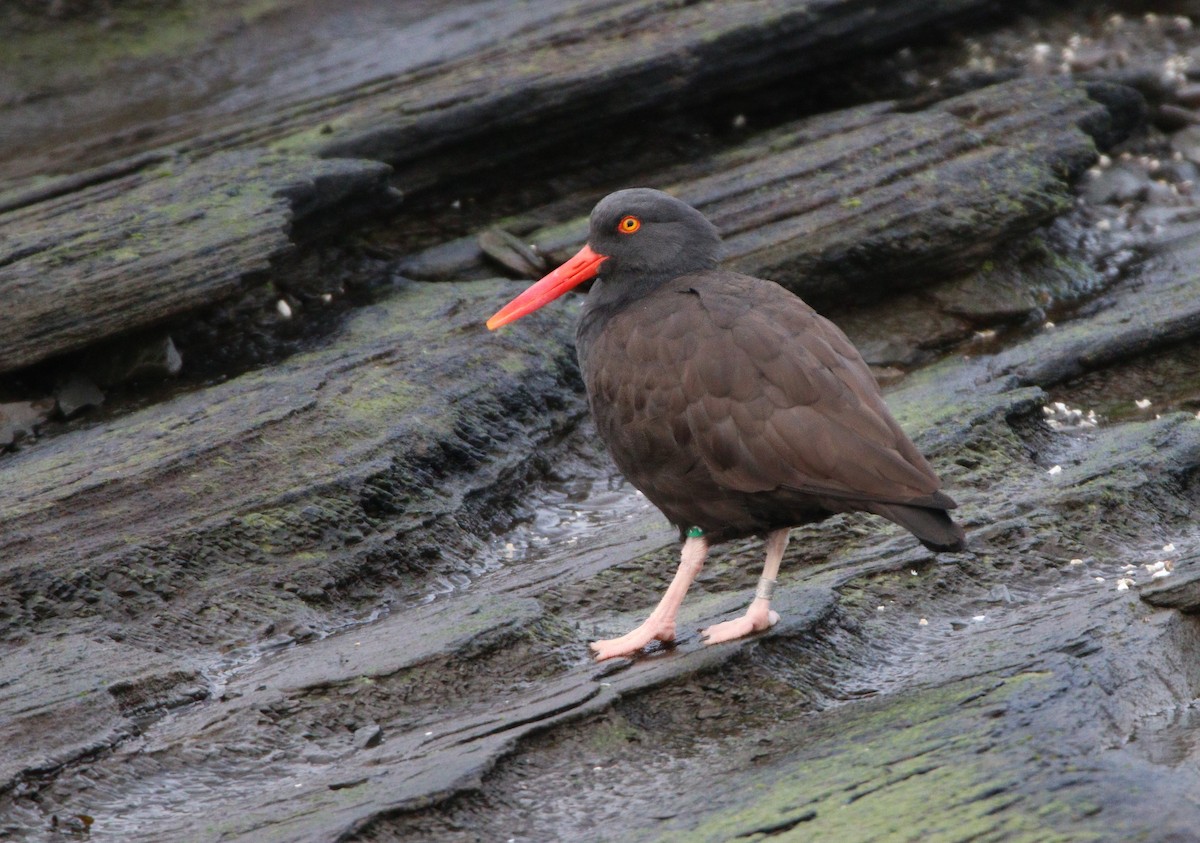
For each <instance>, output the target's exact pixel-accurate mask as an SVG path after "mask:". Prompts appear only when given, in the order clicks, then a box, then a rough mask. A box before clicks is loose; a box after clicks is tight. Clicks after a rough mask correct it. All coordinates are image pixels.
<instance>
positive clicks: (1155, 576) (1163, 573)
mask: <svg viewBox="0 0 1200 843" xmlns="http://www.w3.org/2000/svg"><path fill="white" fill-rule="evenodd" d="M1169 576H1171V572H1170V571H1155V572H1154V573H1153V574H1151V575H1150V579H1152V580H1161V579H1162V578H1163V577H1169Z"/></svg>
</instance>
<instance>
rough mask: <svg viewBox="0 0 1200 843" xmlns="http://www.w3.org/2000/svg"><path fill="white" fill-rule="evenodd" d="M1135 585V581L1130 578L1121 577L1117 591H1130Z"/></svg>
mask: <svg viewBox="0 0 1200 843" xmlns="http://www.w3.org/2000/svg"><path fill="white" fill-rule="evenodd" d="M1131 585H1133V580H1131V579H1129V577H1121V579H1119V580H1117V591H1129V586H1131Z"/></svg>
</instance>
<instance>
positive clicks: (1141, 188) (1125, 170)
mask: <svg viewBox="0 0 1200 843" xmlns="http://www.w3.org/2000/svg"><path fill="white" fill-rule="evenodd" d="M1149 187H1150V179H1149V178H1148V177H1147V175H1146V173H1145V171H1143V170H1139V169H1136V168H1134V167H1130V166H1125V165H1120V164H1118V165H1116V166H1114V167H1110V168H1109V169H1107V170H1103V171H1101V172H1100V173H1098V174H1097V175H1095V176H1094V177H1093V178H1091V179H1089V180H1088V183H1087V188H1086V194H1085V195H1086V196H1087V199H1088V201H1089V202H1091V203H1092V204H1094V205H1125V204H1127V203H1129V202H1135V201H1137V200H1138V199H1142V198H1144V197H1145V195H1146V192H1147V190H1149Z"/></svg>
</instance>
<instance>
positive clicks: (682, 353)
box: [487, 188, 965, 659]
mask: <svg viewBox="0 0 1200 843" xmlns="http://www.w3.org/2000/svg"><path fill="white" fill-rule="evenodd" d="M720 246H721V240H720V236H719V235H718V234H717V231H716V228H714V227H713V225H712V223H710V222H709V221H708V220H707V219H705V218H704V217H703V216H702V215H701V214H700V212H699V211H697V210H696V209H694V208H692V207H691V206H690V205H687V204H686V203H684V202H681V201H680V200H678V199H675V198H674V197H672V196H669V195H667V194H666V193H662V192H661V191H657V190H650V189H646V188H636V189H632V190H621V191H618V192H616V193H613V194H611V195H609V196H607V197H605V198H604V199H603V200H602V201H601V202H600V204H598V205H597V206H596V208H595V210H593V211H592V217H591V230H590V233H589V235H588V242H587V245H585V246H584V247H583V248H582V249H580V250H579V253H578V254H577V255H575V257H573V258H571V259H570V260H569V261H567V262H566V263H565V264H563V265H562V266H560V267H559V268H558V269H556V270H554V271H553V272H551V273H550V274H549V275H547V276H546V277H545V278H543V279H542V280H541V281H539V282H537V283H536V284H534V285H533V286H532V287H530V288H529V289H528V290H526V291H525V292H524V293H522V294H521V295H519V296H517V298H515V299H513V301H512V302H510V303H509V304H508V305H507V306H505V307H504V308H503V309H502V310H500V312H498V313H497V314H496V315H495V316H493V317H492V318H491V319H489V320H488V323H487V324H488V327H489V328H492V329H495V328H498V327H500V326H501V325H505V324H508V323H509V322H512V321H513V320H515V319H519V318H520V317H522V316H524V315H525V314H527V313H530V312H531V311H533V310H536V309H537V308H539V307H541V306H542V305H544V304H546V303H547V302H549V301H551V300H552V299H555V298H557V297H558V296H561V295H562V294H563V293H565V292H566V291H567V290H570V289H571V288H572V287H574V286H576V285H577V284H580V283H581V282H583V281H586V280H588V279H589V278H593V277H595V276H596V275H599V279H598V280H597V281H596V283H595V285H594V286H593V287H592V290H591V292H590V293H589V294H588V297H587V301H586V303H585V305H584V309H583V314H582V316H581V318H580V320H579V328H578V331H577V333H576V345H577V351H578V354H579V365H580V367H581V368H582V370H583V379H584V383H585V384H586V385H587V393H588V401H589V402H590V404H591V410H592V416H593V417H594V418H595V420H596V428H597V430H598V431H599V432H600V436H601V437H602V438H603V439H604V442H605V444H607V445H608V450H609V452H610V453H611V454H612V458H613V460H614V462H616V464H617V467H618V468H620V470H621V472H622V473H623V474H624V475H625V476H626V477H627V478H629V481H630V482H631V483H632V484H633V485H634V486H636V487H637V488H638V489H640V490H641V491H642V493H643V494H645V495H646V497H647V498H648V499H649V500H650V501H651V502H652V503H653V504H654V505H655V506H657V507H658V508H659V509H661V510H662V511H663V514H664V515H666V516H667V518H668V519H670V521H671V522H672V523H673V524H675V525H676V526H677V527H678V528H679V531H680V538H681V539H682V540H683V551H682V559H681V562H680V565H679V570H678V572H677V573H676V574H675V579H674V580H673V581H672V582H671V585H670V587H669V588H668V589H667V592H666V594H665V595H664V596H663V598H662V601H661V602H660V603H659V604H658V607H657V608H656V609H655V610H654V611H653V613H652V614H651V615H650V617H649V618H648V619H647V620H646V622H645V623H643V624H642V625H641V626H639V627H638V628H637V629H635V630H633V631H632V632H630V633H629V634H627V635H624V636H622V637H620V638H615V639H611V640H607V641H596V642H594V643H593V644H592V645H591V646H592V650H593V651H594V652H595V655H596V658H597V659H607V658H612V657H614V656H626V655H631V654H633V653H636V652H637V651H639V650H641V649H642V648H643V647H644V646H646V645H647V644H649V643H650V642H651V641H654V640H659V641H671V640H673V639H674V637H675V616H676V613H677V612H678V609H679V606H680V604H681V603H682V602H683V598H684V595H685V594H686V593H687V590H688V587H689V586H690V585H691V583H692V580H693V579H695V577H696V575H697V574H698V573H699V572H700V567H701V566H702V565H703V564H704V559H705V556H706V555H707V553H708V548H709V547H710V546H711V545H713V544H716V543H717V542H722V541H726V540H729V539H735V538H741V537H745V536H751V535H764V536H766V564H765V565H764V566H763V574H762V578H761V579H760V580H759V584H758V588H757V590H756V591H755V595H754V600H753V602H752V603H751V604H750V608H749V610H748V611H747V612H746V614H745V616H744V617H741V618H738V619H736V620H731V621H726V622H724V623H719V624H716V625H715V626H711V627H709V628H708V629H706V630H704V631H703V633H702V635H703V637H704V639H705V641H706V642H707V643H710V644H712V643H716V642H719V641H729V640H732V639H735V638H740V637H742V636H744V635H749V634H751V633H754V632H759V631H762V630H764V629H767V628H768V627H770V626H772V625H774V624H775V623H776V622H778V620H779V616H778V614H776V613H775V612H773V611H771V608H770V599H771V594H772V592H773V591H774V588H775V577H776V574H777V573H778V571H779V563H780V561H781V559H782V558H783V551H784V548H785V547H786V546H787V540H788V528H789V527H793V526H796V525H799V524H807V523H811V522H814V521H820V520H822V519H824V518H826V517H828V516H829V515H831V514H833V513H835V512H848V511H855V510H861V511H866V512H873V513H875V514H876V515H882V516H883V517H884V518H887V519H889V520H891V521H894V522H896V523H897V524H899V525H901V526H902V527H905V528H906V529H908V530H909V531H911V532H912V533H913V534H914V535H915V536H916V537H917V539H918V540H919V541H920V542H921V543H922V544H924V545H925V546H926V547H928V548H930V549H932V550H935V551H953V550H961V549H962V548H963V547H964V546H965V538H964V536H963V531H962V528H961V527H959V526H958V525H957V524H955V523H954V522H953V521H952V520H951V519H950V516H949V515H947V514H946V510H948V509H952V508H953V507H954V506H955V503H954V501H953V500H951V499H950V498H949V497H947V496H946V495H945V494H943V493H942V492H940V491H938V487H939V486H940V485H941V484H940V481H939V480H938V478H937V475H935V474H934V472H933V469H932V468H931V467H930V466H929V463H928V462H926V461H925V458H924V457H923V456H922V455H921V454H920V453H919V452H918V451H917V449H916V448H915V447H914V446H913V444H912V442H911V441H909V439H908V437H907V436H906V435H905V434H904V431H902V430H901V429H900V426H899V425H898V424H896V421H895V420H894V419H893V418H892V416H891V414H890V413H889V412H888V409H887V406H886V405H885V404H884V403H883V398H882V397H881V396H880V394H879V388H878V386H877V385H876V383H875V379H874V378H873V377H872V375H871V372H870V370H869V369H868V368H867V365H866V363H864V362H863V359H862V357H861V356H860V355H859V353H858V351H857V350H856V349H855V348H854V346H853V345H851V343H850V341H849V340H848V339H847V338H846V335H845V334H843V333H842V332H841V330H839V329H838V327H837V326H836V325H834V324H833V323H832V322H830V321H829V320H828V319H825V318H824V317H822V316H820V315H818V314H817V313H816V311H814V310H813V309H812V308H811V307H809V306H808V305H807V304H805V303H804V302H803V301H801V300H800V299H799V298H797V297H796V296H794V295H792V294H791V293H789V292H788V291H787V290H785V289H783V288H782V287H780V286H779V285H777V284H775V283H773V282H771V281H763V280H761V279H758V278H751V277H748V276H745V275H739V274H738V273H736V272H729V271H726V270H722V269H717V268H716V266H717V256H718V252H719V250H720Z"/></svg>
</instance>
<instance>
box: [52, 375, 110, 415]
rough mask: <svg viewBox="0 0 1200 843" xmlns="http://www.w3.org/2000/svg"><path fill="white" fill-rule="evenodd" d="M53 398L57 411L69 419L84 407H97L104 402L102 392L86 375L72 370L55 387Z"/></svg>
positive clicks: (84, 408)
mask: <svg viewBox="0 0 1200 843" xmlns="http://www.w3.org/2000/svg"><path fill="white" fill-rule="evenodd" d="M54 399H55V401H57V402H58V411H59V412H60V413H62V414H63V417H64V418H68V419H69V418H71V417H73V416H75V415H77V414H79V413H81V412H82V411H84V410H86V409H89V408H91V407H99V406H100V405H101V404H103V403H104V393H103V392H102V391H101V390H100V387H98V386H96V384H95V383H94V382H93V381H92V379H91V378H89V377H88V376H87V375H85V374H82V373H81V372H72V373H71V374H69V375H68V376H67V377H66V379H65V380H63V381H62V382H61V383H60V384H59V385H58V386H57V387H55V390H54Z"/></svg>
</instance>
